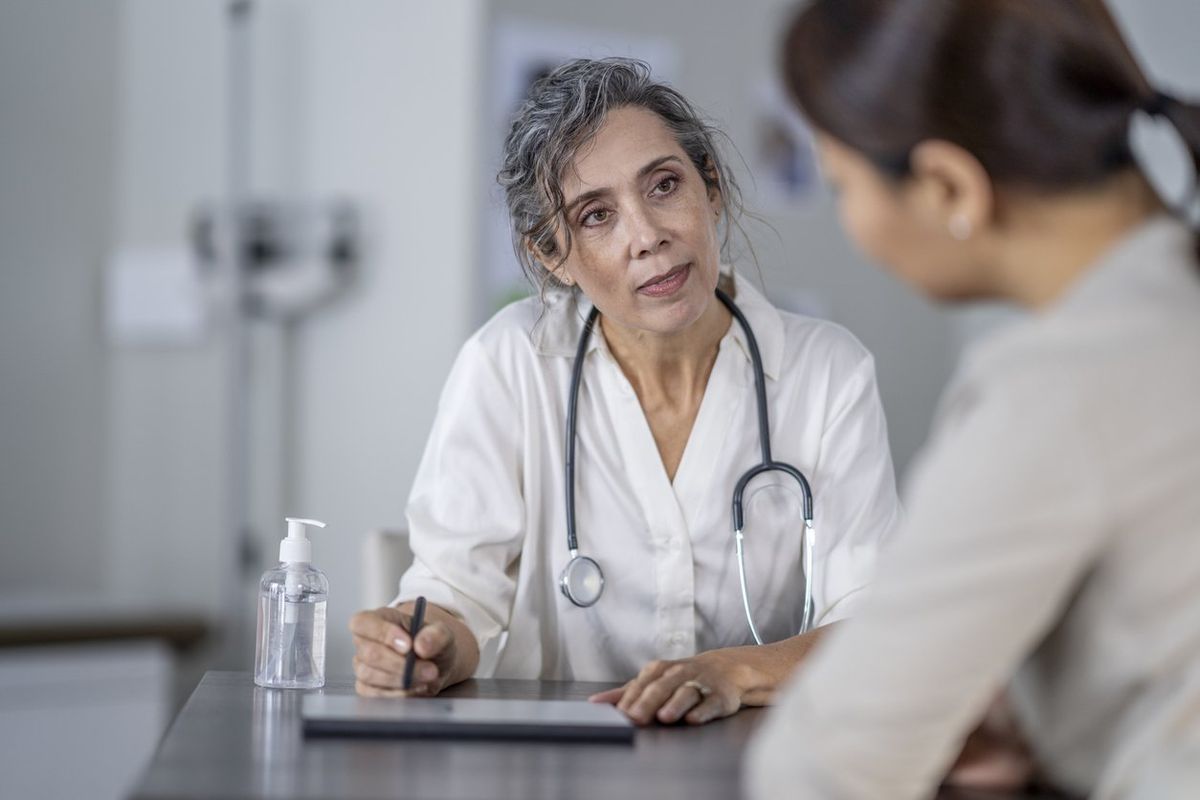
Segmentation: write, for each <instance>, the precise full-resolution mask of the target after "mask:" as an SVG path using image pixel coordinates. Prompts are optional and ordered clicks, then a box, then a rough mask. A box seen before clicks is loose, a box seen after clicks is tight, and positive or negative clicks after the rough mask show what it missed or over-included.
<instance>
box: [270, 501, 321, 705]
mask: <svg viewBox="0 0 1200 800" xmlns="http://www.w3.org/2000/svg"><path fill="white" fill-rule="evenodd" d="M287 522H288V536H287V538H286V539H284V540H283V541H282V542H281V543H280V545H279V562H280V563H279V565H278V566H276V567H275V568H274V569H269V570H267V571H266V572H264V573H263V576H262V580H261V581H260V582H259V584H258V637H257V645H256V647H255V653H254V682H255V683H256V684H258V685H259V686H266V687H269V688H275V689H318V688H320V687H322V686H324V685H325V603H326V601H327V600H328V597H329V581H328V579H326V577H325V573H324V572H322V571H321V570H319V569H317V568H316V567H314V566H313V565H312V564H311V563H310V562H311V560H312V545H311V543H310V542H309V541H308V539H307V538H306V537H305V532H304V526H305V525H317V526H319V527H322V528H324V527H325V523H323V522H318V521H317V520H311V519H293V518H291V517H289V518H288V520H287Z"/></svg>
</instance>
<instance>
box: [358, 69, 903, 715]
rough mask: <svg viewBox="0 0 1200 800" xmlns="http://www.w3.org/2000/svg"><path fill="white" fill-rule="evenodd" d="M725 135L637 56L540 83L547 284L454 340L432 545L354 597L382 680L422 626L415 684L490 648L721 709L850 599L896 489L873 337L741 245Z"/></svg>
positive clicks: (361, 666) (517, 194)
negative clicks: (855, 330) (781, 286)
mask: <svg viewBox="0 0 1200 800" xmlns="http://www.w3.org/2000/svg"><path fill="white" fill-rule="evenodd" d="M715 136H716V132H715V131H714V130H713V129H712V128H710V127H708V126H707V125H706V124H705V123H704V122H702V121H701V120H700V118H699V117H698V115H697V114H696V112H695V111H694V110H693V108H692V107H691V105H690V104H689V103H688V102H687V101H686V100H685V99H684V98H683V97H682V96H680V95H679V94H678V93H677V92H675V91H674V90H673V89H671V88H669V87H667V86H665V85H663V84H660V83H656V82H654V81H652V80H651V78H650V74H649V70H648V69H647V68H646V66H645V65H644V64H642V63H640V62H637V61H630V60H624V59H605V60H580V61H574V62H571V63H568V64H566V65H564V66H563V67H561V68H559V69H557V70H556V71H554V72H553V73H552V74H550V75H549V76H547V77H546V78H544V79H542V80H540V81H539V82H538V83H537V84H536V85H535V86H534V87H533V89H532V93H531V96H530V97H529V99H528V100H527V101H526V102H525V104H524V105H523V107H522V108H521V109H520V111H519V112H518V114H517V116H516V119H515V121H514V122H513V125H512V129H511V131H510V133H509V136H508V139H507V143H506V152H505V158H504V164H503V168H502V170H501V172H500V176H499V180H500V182H501V184H502V185H503V186H504V188H505V191H506V195H507V202H508V208H509V211H510V214H511V220H512V226H513V233H514V239H515V242H516V245H517V250H518V255H519V256H520V257H521V259H522V261H523V263H524V264H525V266H526V268H527V269H528V270H531V271H532V272H533V273H534V274H536V275H537V276H538V280H539V282H540V283H541V285H542V289H543V291H542V292H541V295H542V297H540V298H531V299H529V300H525V301H521V302H518V303H515V304H513V305H511V306H509V307H507V308H506V309H504V310H502V311H501V312H500V313H499V314H497V315H496V316H495V317H494V318H493V319H492V320H491V321H490V322H488V323H487V324H486V325H485V326H484V327H483V328H482V329H481V330H480V331H478V332H477V333H476V334H475V335H474V336H473V337H472V338H471V339H470V340H468V341H467V343H466V344H465V345H464V346H463V348H462V351H461V352H460V354H459V356H458V359H457V361H456V363H455V364H454V367H453V369H452V371H451V374H450V377H449V379H448V381H447V383H446V386H445V389H444V392H443V395H442V398H441V403H440V406H439V410H438V415H437V418H436V421H435V423H434V426H433V431H432V433H431V435H430V439H429V443H428V446H427V448H426V451H425V454H424V458H423V460H422V462H421V465H420V468H419V471H418V474H417V478H416V482H415V485H414V487H413V490H412V495H411V497H410V500H409V505H408V522H409V533H410V541H411V545H412V550H413V553H414V556H415V561H414V563H413V566H412V567H411V569H409V570H408V571H407V573H406V574H405V575H404V577H403V579H402V580H401V584H400V593H399V596H398V597H397V599H396V601H395V602H394V603H393V605H392V607H388V608H382V609H376V610H373V611H364V612H360V613H359V614H358V615H356V616H355V617H354V619H353V620H352V621H351V629H352V631H353V634H354V640H355V651H356V652H355V658H354V670H355V675H356V677H357V689H358V691H359V693H361V694H364V695H393V694H402V693H403V691H402V690H401V688H400V687H401V685H402V684H401V674H402V672H403V666H404V656H405V654H406V652H407V651H408V649H409V648H410V647H414V646H415V649H416V654H417V656H418V658H419V660H418V661H417V665H416V669H415V679H414V684H413V687H412V689H411V691H412V692H413V693H417V694H434V693H436V692H438V691H440V690H441V689H443V688H444V687H446V686H448V685H451V684H453V683H455V682H458V681H461V680H464V679H466V678H468V677H470V676H471V675H472V674H474V673H476V671H477V670H479V671H481V672H483V673H490V674H493V675H495V676H497V677H520V678H543V679H554V680H587V681H626V683H625V685H624V686H623V687H621V688H619V689H615V690H613V691H610V692H605V693H602V694H601V695H598V696H597V697H595V698H594V699H595V700H597V701H606V702H612V703H616V704H617V705H618V706H619V708H620V709H621V710H623V711H624V712H625V713H627V714H628V715H629V716H630V718H631V719H633V720H634V721H635V722H638V723H643V724H644V723H648V722H650V721H652V720H655V719H657V720H658V721H660V722H675V721H678V720H680V719H683V718H686V720H687V721H688V722H690V723H702V722H705V721H708V720H710V719H713V718H716V717H719V716H724V715H728V714H731V713H733V712H734V711H736V710H737V709H738V708H740V707H741V706H742V705H757V704H763V703H765V702H767V701H768V700H769V698H770V697H771V694H772V692H773V690H774V688H775V686H776V685H777V684H778V683H779V682H780V680H781V679H782V678H783V677H784V676H785V675H786V674H787V673H788V672H789V670H790V669H791V668H792V667H793V666H794V665H795V664H796V663H797V662H798V661H799V660H800V659H801V658H802V657H803V656H804V654H805V653H806V652H807V651H808V649H809V648H810V647H811V646H812V644H813V642H815V641H816V640H817V639H819V638H820V637H821V635H822V633H823V630H824V627H822V626H826V627H827V626H828V625H829V624H830V623H832V622H834V621H835V620H838V619H841V618H843V617H845V616H846V615H847V614H848V613H850V610H851V607H852V603H853V600H854V599H855V595H856V592H858V591H859V590H860V589H861V588H862V587H863V586H864V585H865V584H866V583H867V581H868V580H869V579H870V576H871V569H872V566H873V564H874V561H875V554H876V550H877V548H878V547H879V545H880V544H881V543H882V542H883V541H884V540H885V539H886V537H887V535H888V533H889V532H890V531H891V530H892V527H893V525H894V524H895V522H896V520H897V516H898V513H899V511H898V502H897V497H896V492H895V486H894V478H893V471H892V464H891V459H890V455H889V452H888V445H887V434H886V426H885V423H884V417H883V413H882V410H881V408H880V404H879V399H878V394H877V391H876V385H875V376H874V367H873V362H872V359H871V356H870V354H869V353H868V352H867V351H866V350H865V349H864V348H863V347H862V345H860V344H859V343H858V342H857V341H856V340H855V339H854V338H853V337H852V336H851V335H850V334H848V333H847V332H846V331H844V330H843V329H841V328H839V327H837V326H835V325H833V324H830V323H827V322H822V321H819V320H814V319H808V318H804V317H800V316H795V315H792V314H786V313H783V312H781V311H779V310H777V309H775V308H774V307H773V306H772V305H771V304H770V303H769V302H768V301H767V300H766V299H765V298H764V297H763V296H762V294H760V293H759V292H758V291H757V290H756V289H755V288H754V287H753V286H752V285H751V284H750V283H749V282H748V281H746V280H744V279H743V278H741V277H740V276H737V275H735V274H734V273H732V272H730V271H723V268H722V250H723V239H724V238H725V237H723V235H722V234H723V233H726V234H727V233H728V229H729V227H730V225H731V224H733V223H735V222H736V219H735V214H736V212H737V211H738V195H737V187H736V184H735V183H734V181H733V179H732V178H731V177H730V175H729V173H728V172H727V170H726V168H725V165H724V163H723V161H722V159H721V156H720V155H719V153H718V151H717V148H716V147H715V144H714V138H715ZM718 286H721V287H722V288H723V290H724V297H721V296H719V294H718ZM739 314H740V315H741V317H742V319H741V320H738V319H737V316H736V315H739ZM760 371H761V374H759V372H760ZM760 398H761V401H762V406H763V407H762V408H760ZM569 418H570V420H569ZM763 429H765V430H766V431H767V434H766V437H765V439H766V441H761V440H760V430H763ZM767 451H770V452H769V454H768V452H767ZM764 462H767V463H769V464H770V465H771V466H772V468H771V469H768V470H763V471H762V472H761V473H760V474H757V475H755V474H753V473H751V479H750V480H748V481H747V482H746V483H747V485H746V486H745V487H744V491H742V492H741V493H740V494H741V497H742V500H743V502H742V511H743V513H744V525H743V528H744V535H745V539H744V570H742V569H739V558H738V557H737V555H736V554H735V546H734V545H735V538H734V533H733V529H732V523H731V502H732V497H733V494H734V490H735V487H736V485H737V484H738V481H739V478H741V477H742V476H743V475H744V474H746V473H747V472H748V471H750V470H752V469H753V468H756V467H758V466H759V465H761V464H763V463H764ZM797 473H798V474H797ZM807 490H811V502H809V501H807V500H806V493H807ZM806 519H808V520H811V522H812V523H813V525H812V528H811V530H810V529H809V528H808V527H806ZM805 566H808V567H809V569H808V570H807V571H806V570H805ZM743 578H744V586H745V593H743V589H742V586H743ZM421 595H423V596H425V597H426V598H427V599H428V601H429V610H428V611H427V613H426V620H427V623H428V624H427V625H426V626H425V627H423V628H422V629H421V631H420V634H419V635H418V636H417V637H416V641H415V645H414V643H413V642H412V640H411V639H410V637H409V634H408V632H407V628H408V625H409V615H410V613H411V609H412V601H413V600H414V599H415V598H416V597H418V596H421ZM806 597H808V598H809V599H808V600H806ZM756 637H757V638H761V639H762V640H763V641H764V642H767V644H765V645H764V646H761V647H758V646H752V645H751V643H752V642H753V641H754V640H755V638H756ZM481 654H482V657H483V662H482V663H483V664H484V666H483V667H482V668H481V666H480V664H481Z"/></svg>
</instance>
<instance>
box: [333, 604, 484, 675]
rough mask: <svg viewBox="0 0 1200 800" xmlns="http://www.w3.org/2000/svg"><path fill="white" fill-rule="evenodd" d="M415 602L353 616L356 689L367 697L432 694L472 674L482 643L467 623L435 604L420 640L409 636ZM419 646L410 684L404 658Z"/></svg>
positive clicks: (362, 612)
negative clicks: (406, 679)
mask: <svg viewBox="0 0 1200 800" xmlns="http://www.w3.org/2000/svg"><path fill="white" fill-rule="evenodd" d="M412 606H413V604H412V603H403V604H401V605H400V606H399V607H398V608H392V607H390V606H387V607H384V608H376V609H373V610H368V611H360V612H358V613H357V614H355V615H354V616H353V617H351V618H350V632H351V633H352V634H353V635H354V677H355V684H354V689H355V691H356V692H358V693H359V694H360V695H363V696H364V697H408V696H410V695H420V696H431V695H435V694H437V693H438V692H440V691H442V689H445V688H446V687H447V686H451V685H453V684H455V683H458V682H459V681H462V680H465V679H466V678H469V677H470V676H471V675H472V674H473V673H474V672H475V668H476V666H477V665H478V664H479V647H478V645H477V643H476V641H475V637H474V636H473V635H472V634H471V632H470V630H469V629H468V628H467V626H466V625H464V624H463V622H462V621H461V620H460V619H458V617H456V616H454V615H453V614H451V613H450V612H448V611H446V610H445V609H442V608H439V607H437V606H435V605H433V604H432V603H431V604H429V605H428V606H427V607H426V611H425V624H424V625H422V626H421V630H420V631H418V633H417V637H416V642H415V643H414V642H413V638H412V637H411V636H410V635H409V632H408V631H409V627H410V626H411V624H412ZM413 647H415V648H416V654H417V660H416V663H415V665H414V667H413V676H412V686H411V687H410V688H409V689H408V690H405V689H404V688H403V687H404V662H405V660H406V657H407V655H408V651H409V649H410V648H413Z"/></svg>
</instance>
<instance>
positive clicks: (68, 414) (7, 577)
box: [0, 0, 119, 593]
mask: <svg viewBox="0 0 1200 800" xmlns="http://www.w3.org/2000/svg"><path fill="white" fill-rule="evenodd" d="M118 7H119V3H118V2H117V0H96V2H89V3H78V2H74V1H73V0H4V2H2V3H0V592H4V591H39V592H47V593H49V592H54V591H56V590H60V589H64V588H68V587H70V588H73V589H77V590H78V591H81V592H95V591H98V590H99V589H101V588H102V586H103V584H104V570H103V567H102V565H103V563H104V553H105V548H106V543H105V532H106V526H105V509H106V507H107V503H108V496H107V493H106V491H105V487H104V475H105V472H106V470H107V467H108V453H107V450H106V447H105V442H106V439H105V422H106V409H107V401H108V396H107V385H108V370H107V365H106V361H105V357H104V356H105V351H104V346H103V344H102V343H101V340H100V336H99V334H100V330H101V323H100V300H99V294H100V285H101V274H102V267H103V263H104V254H105V253H106V252H107V250H108V248H109V246H110V244H111V242H112V241H113V237H114V231H113V218H114V210H113V205H112V199H113V190H114V184H115V180H116V169H115V168H114V165H113V158H112V156H113V153H114V151H115V149H116V140H115V137H116V128H117V125H116V121H117V108H116V100H117V91H118V71H117V63H118V52H119V51H118V25H117V11H118Z"/></svg>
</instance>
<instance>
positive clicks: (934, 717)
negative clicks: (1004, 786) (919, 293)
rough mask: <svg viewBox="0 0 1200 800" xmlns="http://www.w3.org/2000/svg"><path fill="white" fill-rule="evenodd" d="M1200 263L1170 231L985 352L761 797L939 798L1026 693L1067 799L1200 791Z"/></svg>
mask: <svg viewBox="0 0 1200 800" xmlns="http://www.w3.org/2000/svg"><path fill="white" fill-rule="evenodd" d="M1191 253H1192V240H1191V235H1190V233H1189V232H1188V231H1187V230H1186V229H1184V228H1183V227H1181V226H1180V225H1179V224H1177V223H1175V222H1174V221H1172V220H1169V219H1166V218H1159V219H1156V220H1154V221H1152V222H1150V223H1148V224H1147V225H1145V226H1144V227H1143V228H1142V229H1140V230H1139V231H1138V232H1136V233H1135V234H1133V235H1132V236H1130V237H1129V238H1128V239H1127V240H1126V241H1125V242H1123V243H1121V244H1120V245H1119V246H1118V247H1117V248H1115V249H1114V251H1113V252H1111V253H1110V254H1109V255H1108V257H1106V258H1105V259H1104V260H1103V261H1102V262H1101V263H1099V264H1098V265H1097V266H1096V267H1095V268H1093V269H1092V270H1091V271H1090V272H1089V273H1087V274H1086V275H1085V276H1084V277H1083V278H1081V279H1080V281H1079V282H1078V283H1077V284H1076V285H1075V286H1074V287H1072V288H1071V289H1070V290H1069V293H1068V294H1067V295H1066V296H1065V298H1064V299H1063V300H1061V301H1060V302H1058V303H1057V304H1056V305H1055V306H1054V307H1053V308H1050V309H1047V310H1045V311H1043V312H1042V313H1039V314H1038V315H1036V316H1034V317H1032V318H1031V319H1029V320H1027V321H1025V322H1023V323H1021V324H1019V325H1017V326H1016V327H1014V328H1013V329H1011V330H1008V331H1004V332H1002V333H1000V334H998V335H997V336H995V337H993V338H992V339H991V340H989V341H986V342H984V343H982V344H981V346H979V347H978V348H977V349H976V350H975V351H973V352H971V353H970V354H969V355H968V357H967V359H966V361H965V363H964V365H963V367H962V369H961V371H960V374H959V375H958V376H957V379H956V380H955V381H954V382H953V383H952V385H951V386H950V388H949V389H948V390H947V392H946V395H945V398H944V399H943V403H942V406H941V408H940V411H939V419H938V422H937V424H936V427H935V430H934V433H933V435H932V438H931V440H930V442H929V444H928V447H927V450H926V451H925V453H924V455H923V457H922V459H921V461H920V463H919V466H918V467H917V468H916V471H915V475H914V479H913V481H912V483H911V486H910V494H909V496H908V498H907V502H906V507H907V510H908V515H907V519H906V523H905V524H904V525H903V526H902V530H901V531H899V532H898V533H897V539H896V541H897V542H898V546H897V547H896V548H895V549H894V550H891V551H889V553H888V556H887V558H886V559H884V563H883V564H881V567H880V577H879V581H878V582H877V583H876V584H874V586H873V587H872V590H871V592H870V593H869V595H868V597H867V598H866V600H865V601H864V603H863V604H862V606H861V607H860V609H859V613H858V614H857V615H856V618H855V620H854V621H853V622H852V623H851V624H849V625H848V626H846V627H845V628H844V629H842V630H840V631H838V632H837V633H835V634H834V635H833V636H832V637H831V638H830V640H829V642H828V644H827V646H826V647H823V648H822V649H821V651H820V652H818V653H817V654H816V655H815V657H814V658H813V660H812V661H811V662H809V664H808V665H806V667H805V668H804V669H802V671H801V672H800V674H799V678H798V680H797V681H796V682H795V683H794V684H793V685H791V686H790V687H788V689H787V690H786V692H785V693H784V694H783V695H782V697H781V699H780V702H779V704H778V706H777V707H776V708H775V709H774V710H773V711H772V714H771V716H770V717H769V720H768V723H767V724H766V725H764V726H763V728H762V729H761V730H760V733H759V735H758V738H757V739H756V740H755V741H754V743H753V745H752V748H751V750H750V753H749V768H748V770H747V774H748V782H749V784H750V786H751V796H753V797H755V798H768V797H769V798H776V797H785V796H786V797H798V798H799V797H838V798H878V797H888V798H896V800H904V798H916V797H927V796H931V795H932V791H933V787H935V786H936V785H937V783H938V780H939V779H940V778H941V776H942V775H944V774H945V771H946V770H947V768H948V766H949V764H950V762H951V761H952V760H953V759H954V758H955V757H956V756H957V754H958V749H959V743H960V742H961V741H962V739H963V737H964V736H965V735H966V733H967V732H968V731H969V729H970V728H971V727H972V726H973V725H974V724H975V722H976V721H977V720H978V719H979V718H980V716H981V715H982V712H983V710H984V708H985V706H986V705H987V704H988V703H989V702H990V701H991V700H992V699H993V697H994V696H995V695H996V693H997V692H998V690H999V689H1000V688H1001V687H1002V686H1003V685H1004V684H1005V682H1008V683H1009V697H1010V701H1011V703H1012V705H1013V709H1014V711H1015V713H1016V716H1017V719H1018V721H1019V723H1020V725H1021V727H1022V729H1023V731H1024V733H1025V735H1026V737H1027V738H1028V739H1029V741H1030V743H1031V745H1032V747H1033V749H1034V752H1035V753H1036V756H1037V758H1038V760H1039V762H1040V764H1041V766H1042V768H1043V769H1044V770H1045V772H1046V773H1047V775H1048V777H1049V778H1050V779H1051V780H1052V781H1054V782H1055V783H1057V784H1059V785H1060V786H1062V787H1063V788H1065V789H1068V790H1071V791H1072V792H1076V793H1086V794H1088V795H1089V796H1092V797H1095V798H1118V797H1122V798H1124V797H1139V798H1143V797H1144V798H1161V799H1162V800H1172V798H1183V797H1187V798H1196V797H1200V274H1198V273H1197V271H1196V268H1195V266H1194V261H1193V258H1192V255H1191ZM1014 672H1015V675H1014Z"/></svg>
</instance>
